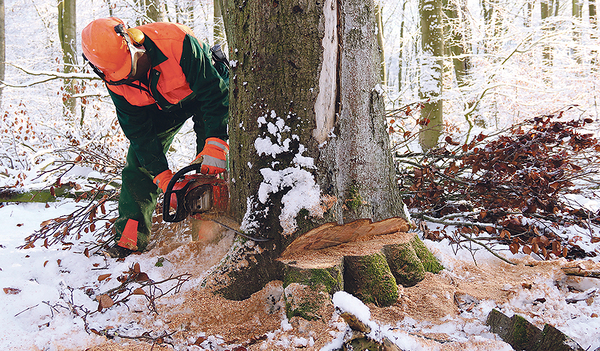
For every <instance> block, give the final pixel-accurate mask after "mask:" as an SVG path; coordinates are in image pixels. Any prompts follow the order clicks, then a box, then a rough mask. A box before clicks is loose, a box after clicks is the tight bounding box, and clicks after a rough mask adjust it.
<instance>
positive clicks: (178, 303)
mask: <svg viewBox="0 0 600 351" xmlns="http://www.w3.org/2000/svg"><path fill="white" fill-rule="evenodd" d="M232 240H233V234H232V233H224V234H221V236H220V237H219V238H214V237H213V238H211V240H209V242H208V243H207V242H204V243H199V242H187V243H184V244H181V245H178V246H177V247H176V248H174V246H173V247H169V248H168V250H171V251H170V252H167V251H168V250H167V248H165V247H164V246H163V247H158V246H157V247H155V248H154V249H153V251H151V252H149V253H148V255H152V254H158V253H160V254H166V257H167V259H168V260H170V261H172V262H177V264H174V267H177V268H176V269H177V270H178V272H173V273H185V272H187V273H191V274H192V275H193V276H194V278H197V279H195V280H193V281H195V282H200V281H201V277H202V276H203V274H205V272H206V270H207V268H208V267H209V266H208V265H209V264H214V263H216V262H217V261H218V258H219V257H222V256H223V255H225V253H226V252H227V247H228V246H227V245H228V244H230V243H231V241H232ZM218 241H220V242H221V244H219V245H220V246H215V243H216V242H218ZM211 245H212V246H211ZM207 247H210V250H208V251H210V252H211V256H210V259H209V260H208V262H205V263H204V264H190V263H189V262H195V263H197V262H201V261H202V260H205V259H207V257H206V252H207ZM180 263H181V264H180ZM445 263H446V264H447V266H446V267H447V268H448V269H446V270H444V271H442V272H441V273H440V274H436V275H434V274H431V273H428V274H427V275H426V277H425V279H424V280H423V281H422V282H420V283H419V284H417V285H416V286H413V287H410V288H402V287H400V298H399V299H398V302H397V303H396V304H394V305H392V306H390V307H386V308H379V307H376V306H374V305H369V308H370V309H371V318H372V320H373V321H376V322H377V323H378V324H380V325H388V326H391V327H395V326H397V327H398V330H399V332H402V333H404V334H405V335H407V336H409V337H412V338H413V339H414V340H415V341H414V345H419V347H420V348H421V349H427V350H478V349H490V350H491V349H494V350H502V349H508V350H509V349H510V348H507V347H508V346H507V344H505V343H503V342H502V341H500V340H499V339H494V336H493V335H491V334H489V332H488V331H487V330H486V328H485V326H484V322H482V321H481V320H482V318H483V317H482V316H481V315H477V311H478V310H479V309H480V308H479V307H480V306H482V305H484V304H487V305H488V306H490V305H491V307H496V306H502V305H503V304H506V303H508V302H509V301H510V300H511V298H514V297H515V296H517V295H518V294H520V293H522V292H523V291H529V292H531V291H535V290H536V289H538V288H539V289H540V290H539V293H540V296H542V295H543V293H544V291H543V289H544V287H543V286H539V287H538V286H537V282H541V281H551V282H554V283H555V284H563V285H565V286H567V285H569V284H571V285H573V286H575V285H576V284H577V281H578V279H579V278H573V277H569V278H567V277H566V276H565V274H564V272H563V271H562V267H565V266H569V267H572V266H575V265H577V264H579V265H580V266H582V267H583V266H585V268H588V269H600V266H599V265H598V264H595V263H592V262H579V263H574V262H567V261H565V260H556V261H551V262H539V261H534V260H533V259H523V260H521V261H520V262H519V263H518V265H516V266H511V265H509V264H507V263H504V262H502V261H500V260H494V261H488V262H485V263H477V264H476V263H475V262H472V261H471V262H468V261H462V260H452V261H451V262H448V261H446V262H445ZM448 263H449V264H448ZM282 296H283V287H282V283H281V282H279V281H273V282H271V283H270V284H268V285H267V286H266V287H265V288H264V289H263V290H261V291H259V292H257V293H255V294H254V295H253V296H252V297H251V298H249V299H247V300H244V301H230V300H226V299H224V298H222V297H219V296H216V295H214V294H212V293H211V292H210V291H207V290H206V289H204V288H202V287H201V286H199V285H197V286H192V287H189V286H188V290H186V291H182V292H180V293H178V294H176V295H174V296H172V297H169V298H163V299H161V300H160V301H157V303H158V306H157V307H158V310H159V314H158V315H149V314H140V313H137V314H136V313H131V314H129V315H126V316H122V318H121V320H120V321H115V324H116V325H117V324H119V323H130V322H132V321H134V322H135V323H137V324H139V325H142V326H144V327H145V328H147V330H148V331H152V330H156V329H157V327H161V328H162V329H163V330H164V329H168V330H170V331H172V332H174V334H173V335H172V340H173V341H172V342H173V344H174V345H176V346H177V347H178V348H179V349H188V350H236V347H238V348H237V350H293V349H302V350H319V349H321V348H322V347H323V346H325V345H327V344H328V343H330V342H332V341H333V340H334V339H336V338H338V337H339V335H341V334H340V333H342V332H343V331H344V330H345V324H344V322H343V320H342V319H341V318H340V317H339V316H338V315H337V314H336V313H335V312H334V308H333V305H330V306H324V308H328V309H329V310H328V311H329V313H328V314H327V315H328V316H330V318H328V319H326V320H315V321H306V320H304V319H301V318H298V317H294V318H292V319H290V320H287V318H286V317H285V313H284V304H285V302H284V300H283V298H282ZM515 312H518V313H522V314H524V315H529V316H530V317H531V314H532V313H533V312H532V311H531V310H527V309H523V310H521V311H515ZM548 313H551V312H548ZM556 313H560V312H556ZM534 317H535V316H534ZM483 319H484V318H483ZM533 319H534V320H535V318H533ZM542 320H543V318H540V319H539V323H538V326H543V322H542ZM449 324H450V325H452V326H454V330H447V328H443V326H444V325H449ZM424 325H426V326H428V327H427V328H423V326H424ZM434 326H440V328H438V329H437V330H436V328H434ZM461 326H462V327H461ZM473 326H479V327H473ZM456 328H458V329H459V330H458V332H457V330H456ZM460 328H462V329H463V330H460ZM457 333H458V334H459V335H460V337H459V338H457ZM482 333H483V334H485V333H488V334H487V336H488V337H486V338H482V337H480V335H481V334H482ZM414 345H413V347H414ZM399 346H400V347H401V348H402V345H399ZM182 347H183V348H182ZM240 347H241V348H240ZM89 350H128V351H129V350H173V347H172V346H169V345H164V344H163V345H159V344H155V345H153V344H151V343H148V342H143V341H139V340H127V339H122V338H121V339H119V340H107V341H106V342H105V343H103V344H101V345H96V346H94V347H91V348H90V349H89Z"/></svg>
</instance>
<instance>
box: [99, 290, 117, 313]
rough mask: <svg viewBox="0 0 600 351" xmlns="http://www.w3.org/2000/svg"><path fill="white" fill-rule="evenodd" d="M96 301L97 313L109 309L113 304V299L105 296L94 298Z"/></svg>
mask: <svg viewBox="0 0 600 351" xmlns="http://www.w3.org/2000/svg"><path fill="white" fill-rule="evenodd" d="M96 300H97V301H98V311H102V310H103V309H105V308H110V307H111V306H112V305H114V304H115V302H114V301H113V299H111V298H110V296H108V295H106V294H102V295H98V296H96Z"/></svg>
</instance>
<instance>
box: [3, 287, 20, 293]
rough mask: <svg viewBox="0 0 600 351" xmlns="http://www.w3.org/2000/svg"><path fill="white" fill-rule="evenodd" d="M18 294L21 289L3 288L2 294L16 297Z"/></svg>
mask: <svg viewBox="0 0 600 351" xmlns="http://www.w3.org/2000/svg"><path fill="white" fill-rule="evenodd" d="M20 292H21V289H17V288H4V293H5V294H6V295H17V294H18V293H20Z"/></svg>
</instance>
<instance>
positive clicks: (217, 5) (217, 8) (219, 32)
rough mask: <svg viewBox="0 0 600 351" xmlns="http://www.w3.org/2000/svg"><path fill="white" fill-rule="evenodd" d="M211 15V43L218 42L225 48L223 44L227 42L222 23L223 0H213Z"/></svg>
mask: <svg viewBox="0 0 600 351" xmlns="http://www.w3.org/2000/svg"><path fill="white" fill-rule="evenodd" d="M213 17H214V27H213V43H214V44H215V45H216V44H219V45H221V46H222V47H223V50H225V45H226V44H227V38H226V36H225V27H224V25H223V1H222V0H214V3H213Z"/></svg>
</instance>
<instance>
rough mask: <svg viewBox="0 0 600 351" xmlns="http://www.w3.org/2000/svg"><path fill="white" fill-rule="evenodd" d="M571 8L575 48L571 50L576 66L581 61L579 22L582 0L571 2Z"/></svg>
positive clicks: (581, 12)
mask: <svg viewBox="0 0 600 351" xmlns="http://www.w3.org/2000/svg"><path fill="white" fill-rule="evenodd" d="M571 5H572V8H571V15H572V16H573V23H575V25H574V26H573V41H574V42H575V48H574V49H573V56H575V60H576V61H577V63H578V64H581V63H582V62H583V61H582V57H581V55H582V52H581V48H580V45H581V37H582V31H581V27H580V26H581V20H582V18H583V0H572V3H571Z"/></svg>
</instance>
